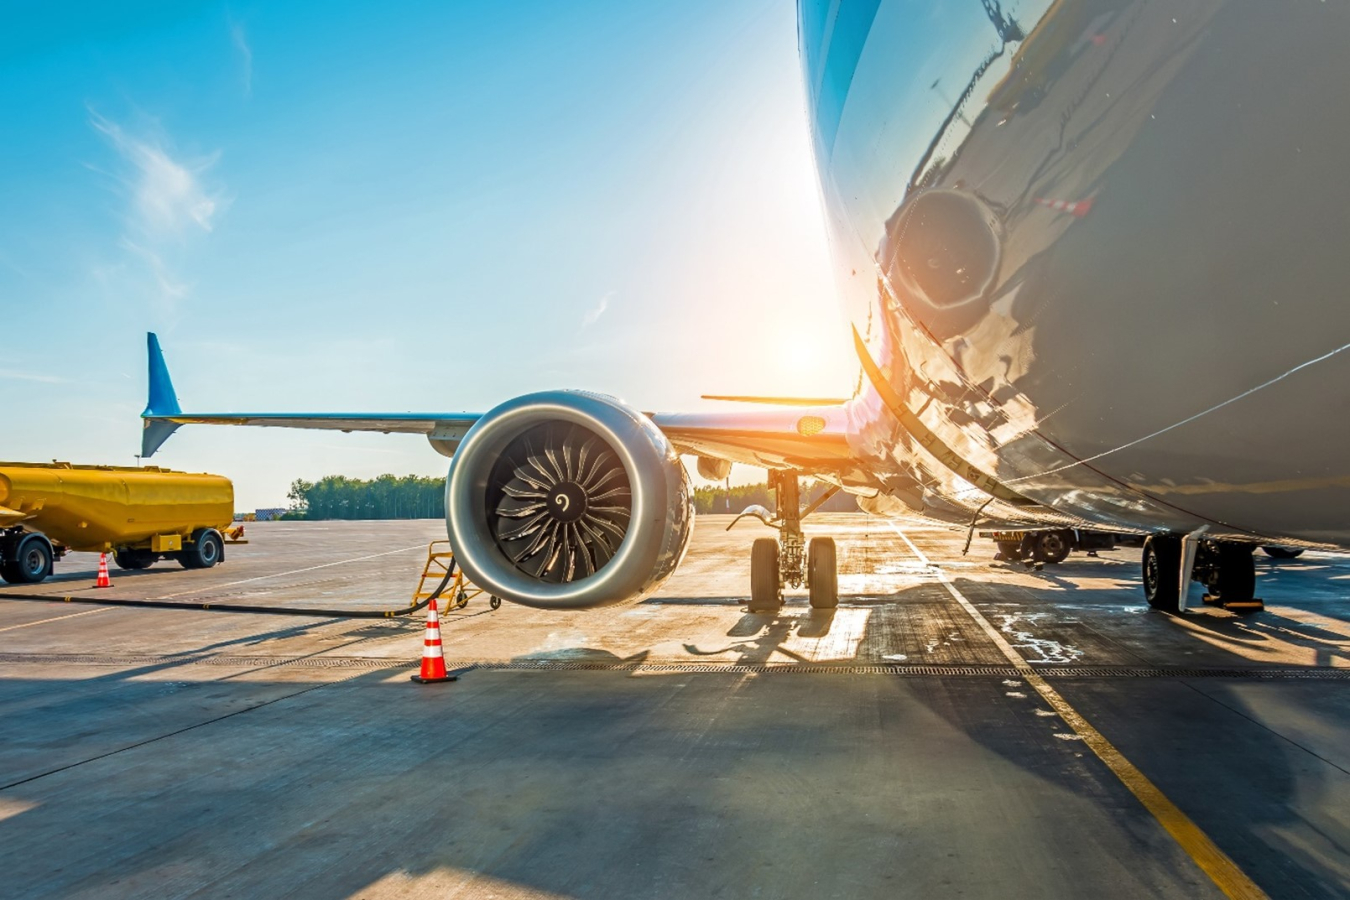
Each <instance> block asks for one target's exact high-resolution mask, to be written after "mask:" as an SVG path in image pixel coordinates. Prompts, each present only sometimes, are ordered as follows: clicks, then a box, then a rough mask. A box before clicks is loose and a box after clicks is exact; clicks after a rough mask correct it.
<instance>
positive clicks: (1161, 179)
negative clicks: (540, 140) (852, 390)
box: [799, 0, 1350, 547]
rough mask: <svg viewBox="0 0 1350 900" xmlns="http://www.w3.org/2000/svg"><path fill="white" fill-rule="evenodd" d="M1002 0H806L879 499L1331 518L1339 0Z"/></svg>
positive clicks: (1348, 439) (805, 23)
mask: <svg viewBox="0 0 1350 900" xmlns="http://www.w3.org/2000/svg"><path fill="white" fill-rule="evenodd" d="M1004 5H1005V6H1007V7H1009V9H1006V10H1004V9H1000V8H999V7H998V4H985V3H983V2H981V0H948V2H946V3H942V4H934V3H930V2H924V0H882V2H877V0H853V2H850V0H843V2H839V0H833V2H832V0H802V2H801V7H800V19H801V20H800V29H799V30H800V36H801V51H802V58H803V65H804V71H805V78H806V82H807V94H808V99H809V105H810V116H811V125H812V130H813V138H814V144H815V153H816V159H817V164H818V168H819V173H820V178H821V183H822V188H823V193H824V196H825V205H826V209H827V214H828V218H829V226H830V231H831V237H832V242H833V250H834V253H835V257H836V260H837V263H838V273H839V276H840V281H841V290H842V293H843V295H844V296H845V297H846V298H847V302H848V304H849V312H850V317H851V319H852V321H853V323H854V327H855V329H856V331H857V332H858V334H859V336H860V340H859V345H860V353H864V354H866V356H867V357H868V358H869V359H868V360H864V363H865V368H866V363H867V362H868V361H869V360H870V361H871V362H873V363H874V365H873V366H872V367H871V373H872V374H871V376H868V375H865V376H864V378H863V381H862V383H861V390H860V392H859V393H858V396H857V397H856V398H855V399H854V400H853V401H852V402H851V403H850V405H849V410H848V412H849V417H850V429H849V431H850V433H851V437H850V440H851V441H852V443H853V445H854V446H853V449H854V452H855V453H856V454H857V455H858V456H859V457H860V458H862V459H864V460H866V461H867V465H866V467H865V468H866V469H867V470H869V475H870V476H871V477H872V478H875V479H879V480H880V481H881V482H882V483H883V484H884V486H885V493H886V494H887V495H889V498H890V499H888V498H887V496H883V497H882V498H879V499H878V500H877V501H874V504H875V506H876V508H877V509H878V511H887V505H888V503H889V505H890V506H891V507H893V508H897V509H902V508H906V507H908V508H916V507H921V508H922V509H923V511H925V512H927V513H929V514H932V515H939V516H947V517H949V518H953V519H957V518H964V519H969V517H970V515H971V513H972V512H973V511H974V509H975V508H976V507H978V506H980V505H981V504H983V503H984V502H985V501H986V500H987V499H988V494H987V493H985V492H984V491H980V490H978V489H976V488H975V487H974V486H973V485H972V484H971V483H970V481H969V480H968V479H966V478H963V477H961V476H959V475H957V474H956V473H955V472H954V471H953V465H952V459H951V458H950V456H952V455H954V456H955V457H957V458H959V459H960V460H961V461H963V462H964V463H965V464H967V466H969V467H972V468H973V469H975V470H979V471H980V472H982V473H987V474H988V475H989V476H990V477H992V479H994V480H995V481H996V482H998V483H999V484H1001V485H1002V486H1004V487H1006V488H1007V492H1008V493H1015V494H1020V495H1022V496H1024V497H1027V498H1030V499H1031V500H1034V501H1037V502H1038V503H1039V504H1042V506H1040V507H1030V508H1028V507H1017V506H1013V505H1008V504H1005V503H1002V502H1001V501H998V500H996V501H994V503H993V504H991V505H990V506H989V508H988V509H987V513H988V514H990V515H993V516H995V517H999V518H1003V519H1006V520H1009V521H1017V520H1041V521H1052V520H1055V518H1056V515H1057V514H1063V515H1064V516H1066V517H1068V518H1067V519H1064V520H1063V521H1073V522H1087V523H1093V524H1096V525H1098V526H1103V527H1115V528H1122V529H1130V530H1144V531H1151V530H1168V531H1177V532H1191V531H1194V530H1196V529H1198V528H1202V527H1204V528H1207V529H1208V533H1209V534H1211V535H1214V536H1216V537H1225V536H1226V537H1233V538H1239V539H1248V540H1251V539H1260V540H1264V541H1267V542H1280V541H1284V542H1300V541H1302V542H1310V543H1321V544H1330V545H1338V546H1342V547H1345V546H1350V513H1347V509H1350V450H1348V449H1347V447H1348V446H1350V415H1348V414H1350V349H1347V347H1350V246H1347V237H1348V236H1350V179H1346V178H1345V177H1344V171H1345V160H1346V159H1347V158H1350V97H1347V96H1346V95H1347V91H1348V90H1350V54H1347V53H1346V52H1345V48H1346V47H1350V5H1347V4H1337V3H1322V2H1318V0H1290V2H1286V3H1268V2H1264V0H1194V2H1188V3H1185V4H1161V3H1156V2H1147V0H1056V2H1053V3H1052V2H1048V0H1029V2H1021V3H1017V4H1011V3H1008V4H1004ZM1012 7H1016V8H1015V9H1012ZM1343 350H1344V351H1345V352H1342V351H1343ZM878 378H879V379H881V380H883V381H884V385H882V386H880V388H881V389H880V390H878V384H877V383H876V382H877V379H878ZM888 397H889V398H890V399H891V400H894V399H895V398H897V397H898V399H899V401H900V402H903V404H904V405H905V407H907V409H908V410H909V411H910V412H911V413H912V415H913V417H915V418H917V420H918V422H919V427H918V428H917V429H916V428H913V427H902V426H901V425H900V424H899V419H898V418H897V416H896V415H895V413H894V411H893V408H888V405H887V403H888V400H887V398H888ZM933 448H938V449H937V450H936V451H935V450H934V449H933ZM944 453H945V454H947V455H948V457H949V458H946V459H945V461H944V458H943V455H944ZM957 468H958V470H959V469H960V466H957ZM967 474H969V472H967ZM1047 509H1049V510H1053V511H1054V512H1053V513H1051V512H1047Z"/></svg>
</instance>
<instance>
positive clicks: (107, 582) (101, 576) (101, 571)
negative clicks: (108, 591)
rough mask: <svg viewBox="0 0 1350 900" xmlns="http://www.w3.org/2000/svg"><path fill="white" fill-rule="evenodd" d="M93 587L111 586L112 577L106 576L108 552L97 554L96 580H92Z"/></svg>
mask: <svg viewBox="0 0 1350 900" xmlns="http://www.w3.org/2000/svg"><path fill="white" fill-rule="evenodd" d="M94 587H96V588H103V587H112V579H110V578H109V577H108V554H106V553H100V554H99V555H98V581H95V582H94Z"/></svg>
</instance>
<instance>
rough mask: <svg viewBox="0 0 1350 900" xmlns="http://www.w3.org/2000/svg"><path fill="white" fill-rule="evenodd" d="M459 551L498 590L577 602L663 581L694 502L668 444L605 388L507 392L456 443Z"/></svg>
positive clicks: (526, 599)
mask: <svg viewBox="0 0 1350 900" xmlns="http://www.w3.org/2000/svg"><path fill="white" fill-rule="evenodd" d="M445 511H446V528H447V531H448V534H449V537H450V546H451V548H452V549H453V550H454V552H455V559H456V560H457V561H458V562H459V565H460V566H461V567H462V568H463V570H464V573H465V574H466V575H467V576H468V577H469V579H470V580H471V581H473V582H474V583H475V584H476V585H478V586H479V587H481V588H483V589H484V590H486V591H488V592H489V593H491V594H495V595H497V596H499V597H502V598H503V599H506V600H511V601H513V602H515V603H522V604H524V605H526V606H535V607H541V608H545V609H576V608H582V607H590V606H604V605H606V604H610V603H621V602H624V601H626V600H637V599H640V598H642V597H644V596H646V595H648V594H650V593H651V592H653V591H655V590H656V589H657V588H658V587H660V585H661V583H662V582H663V581H665V580H666V579H667V578H668V577H670V575H671V573H672V572H674V571H675V567H676V566H677V565H678V564H679V562H680V559H681V558H682V557H683V556H684V552H685V550H686V548H687V547H688V545H689V535H690V533H691V532H692V530H693V518H694V508H693V502H692V498H691V496H690V491H689V481H688V477H687V475H686V474H685V471H684V466H683V465H682V464H681V463H680V459H679V456H678V454H676V452H675V448H674V447H672V446H671V443H670V441H669V440H667V439H666V436H665V435H664V434H662V433H661V431H660V429H658V428H657V427H656V425H655V424H653V423H652V421H651V419H649V418H647V417H646V416H644V415H642V414H641V413H640V412H638V411H636V410H634V409H630V408H629V407H627V406H625V405H624V404H622V403H620V402H619V401H618V400H616V399H614V398H613V397H607V396H604V395H602V394H592V393H587V392H583V391H546V392H543V393H538V394H527V395H525V396H523V397H517V398H515V399H513V400H508V401H507V402H506V403H503V404H502V405H500V406H498V407H497V408H496V409H494V410H492V411H491V412H489V413H488V414H487V415H485V416H483V418H482V419H480V420H479V421H478V422H477V423H476V424H475V425H474V426H473V428H472V429H470V430H469V433H468V434H467V435H465V437H464V440H463V441H462V442H461V443H460V445H459V448H458V450H457V451H456V452H455V455H454V458H453V459H452V460H451V462H450V474H449V477H448V478H447V479H446V486H445Z"/></svg>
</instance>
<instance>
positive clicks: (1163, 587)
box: [1143, 534, 1265, 613]
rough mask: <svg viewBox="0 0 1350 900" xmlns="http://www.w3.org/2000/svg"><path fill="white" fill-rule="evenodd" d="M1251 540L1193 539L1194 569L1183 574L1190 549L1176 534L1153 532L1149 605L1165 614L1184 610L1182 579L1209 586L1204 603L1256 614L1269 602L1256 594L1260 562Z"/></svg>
mask: <svg viewBox="0 0 1350 900" xmlns="http://www.w3.org/2000/svg"><path fill="white" fill-rule="evenodd" d="M1255 549H1256V548H1255V547H1253V546H1252V545H1250V544H1239V543H1234V542H1232V541H1206V540H1198V541H1196V542H1195V545H1194V549H1193V552H1194V554H1195V556H1194V559H1193V560H1192V561H1191V564H1190V567H1189V568H1190V571H1189V572H1185V571H1184V569H1185V568H1186V562H1187V560H1186V555H1187V548H1186V546H1185V542H1184V541H1183V539H1182V538H1181V537H1180V536H1178V535H1174V534H1155V535H1152V536H1151V537H1149V538H1148V540H1146V541H1144V561H1143V575H1144V596H1145V597H1146V598H1147V599H1148V605H1149V606H1151V607H1153V608H1154V609H1160V610H1163V611H1165V612H1171V613H1175V612H1181V611H1182V610H1184V609H1185V603H1184V602H1183V601H1184V585H1183V583H1182V579H1183V578H1186V577H1188V581H1198V582H1200V583H1201V584H1203V585H1204V586H1205V588H1206V593H1205V596H1204V602H1205V603H1208V604H1210V605H1212V606H1222V607H1223V608H1224V609H1227V610H1231V611H1233V612H1257V611H1259V610H1261V609H1264V608H1265V605H1264V604H1263V603H1262V602H1261V601H1260V600H1259V599H1257V598H1256V566H1255V564H1254V563H1253V561H1252V551H1253V550H1255Z"/></svg>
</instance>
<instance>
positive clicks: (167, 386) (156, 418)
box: [141, 332, 183, 457]
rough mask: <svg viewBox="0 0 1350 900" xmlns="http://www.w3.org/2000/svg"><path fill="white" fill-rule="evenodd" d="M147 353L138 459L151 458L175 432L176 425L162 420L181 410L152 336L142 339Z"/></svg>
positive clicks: (156, 342) (161, 355)
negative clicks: (147, 376)
mask: <svg viewBox="0 0 1350 900" xmlns="http://www.w3.org/2000/svg"><path fill="white" fill-rule="evenodd" d="M145 337H146V347H147V349H148V350H149V353H150V399H149V402H148V403H147V404H146V406H145V412H143V413H141V419H142V424H143V425H144V430H143V431H142V432H141V456H142V457H150V456H153V455H154V453H155V451H156V450H158V449H159V448H160V446H162V445H163V443H164V442H165V441H167V440H168V439H169V435H171V434H173V433H174V432H175V431H177V430H178V423H176V422H173V421H170V420H169V419H167V418H161V417H164V416H176V415H178V414H179V413H181V412H182V411H183V410H182V409H181V408H180V407H179V406H178V395H177V394H175V393H174V390H173V381H171V380H170V379H169V367H168V366H167V365H165V363H164V351H162V350H160V349H159V338H157V337H156V336H155V335H154V333H153V332H151V333H149V334H147V335H146V336H145Z"/></svg>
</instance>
